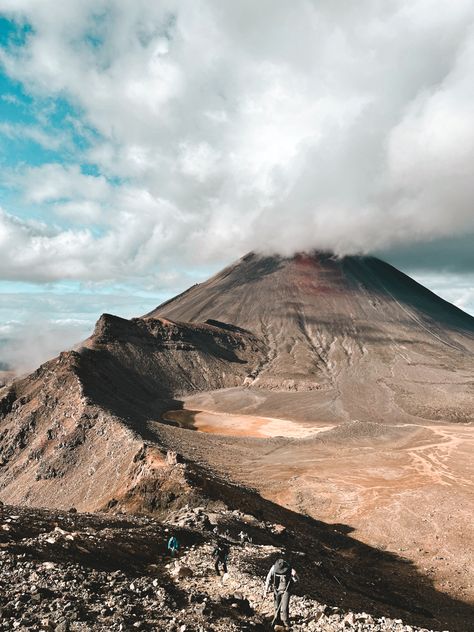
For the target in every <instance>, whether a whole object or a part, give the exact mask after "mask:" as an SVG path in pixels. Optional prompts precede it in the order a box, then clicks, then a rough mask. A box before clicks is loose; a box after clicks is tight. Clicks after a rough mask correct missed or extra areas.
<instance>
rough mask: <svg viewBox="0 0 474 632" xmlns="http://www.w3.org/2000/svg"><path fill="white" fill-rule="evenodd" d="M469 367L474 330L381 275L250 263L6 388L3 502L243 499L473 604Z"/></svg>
mask: <svg viewBox="0 0 474 632" xmlns="http://www.w3.org/2000/svg"><path fill="white" fill-rule="evenodd" d="M473 357H474V319H473V318H472V317H471V316H469V315H467V314H465V313H464V312H462V311H461V310H459V309H457V308H456V307H454V306H453V305H451V304H449V303H447V302H446V301H444V300H442V299H441V298H439V297H437V296H436V295H434V294H433V293H432V292H430V291H428V290H427V289H426V288H424V287H422V286H420V285H419V284H418V283H416V282H415V281H413V280H412V279H410V278H409V277H407V276H406V275H404V274H402V273H401V272H399V271H398V270H396V269H395V268H393V267H391V266H390V265H388V264H387V263H384V262H382V261H380V260H378V259H375V258H372V257H345V258H336V257H334V256H331V255H330V254H325V253H315V254H312V255H297V256H295V257H293V258H283V257H278V256H274V257H270V256H261V255H257V254H253V253H251V254H249V255H247V256H245V257H243V258H242V259H241V260H240V261H238V262H237V263H235V264H233V265H231V266H229V267H228V268H226V269H225V270H223V271H222V272H220V273H219V274H217V275H216V276H214V277H213V278H211V279H210V280H208V281H206V282H205V283H202V284H199V285H195V286H193V287H191V288H190V289H189V290H187V291H186V292H184V293H182V294H180V295H179V296H177V297H175V298H174V299H172V300H170V301H167V302H166V303H164V304H162V305H160V306H159V307H157V308H156V309H155V310H153V311H152V312H150V313H149V314H146V315H145V316H143V317H141V318H134V319H131V320H125V319H122V318H119V317H116V316H111V315H107V314H104V315H103V316H101V318H100V319H99V321H98V323H97V325H96V327H95V331H94V333H93V334H92V336H91V337H90V338H89V339H87V340H86V341H85V342H84V343H83V344H82V345H81V346H80V347H79V348H77V350H75V351H67V352H64V353H62V354H61V355H60V356H59V357H58V358H56V359H53V360H51V361H49V362H47V363H45V364H43V365H42V366H41V367H40V368H39V369H37V370H36V371H35V372H34V373H32V374H31V375H29V376H27V377H24V378H22V379H18V380H16V381H15V382H13V383H12V384H10V385H9V386H7V387H4V388H3V389H2V390H1V391H0V415H1V417H0V498H1V499H2V500H3V501H6V502H10V503H18V504H26V505H35V506H46V507H52V508H68V507H70V506H71V505H74V506H75V507H77V509H79V510H81V511H97V510H103V509H114V510H121V511H147V512H152V513H166V511H168V510H170V508H173V507H176V506H182V505H184V504H191V505H192V504H193V503H194V504H195V503H197V502H200V503H202V502H204V500H203V499H205V498H214V499H216V498H217V497H220V498H221V499H222V500H223V501H224V502H226V503H227V505H228V506H231V507H232V506H235V505H237V506H239V503H243V502H245V503H247V502H249V501H248V496H242V494H244V490H246V489H247V490H248V489H249V488H251V489H252V490H254V492H253V493H255V492H257V495H258V498H260V500H261V501H262V502H267V501H271V502H272V503H273V504H272V507H273V508H275V507H281V511H282V516H283V515H286V514H285V513H284V512H287V511H288V510H291V511H292V512H296V513H299V514H305V515H307V516H311V517H313V518H315V519H317V520H324V521H326V522H329V523H333V524H334V523H337V524H338V525H339V527H337V528H341V529H343V530H345V532H347V531H348V530H355V535H356V537H357V538H358V539H359V540H362V541H363V542H365V543H367V544H370V545H371V546H376V547H379V548H384V549H388V550H389V551H392V552H398V553H399V552H400V551H402V552H403V556H404V557H406V558H408V559H409V560H411V561H412V562H415V563H416V564H418V565H421V564H423V567H424V568H426V565H427V564H428V561H427V560H428V559H429V560H430V562H429V564H430V569H431V570H430V573H431V574H432V576H433V578H434V579H433V582H434V585H435V587H436V589H437V590H439V591H442V592H447V593H449V594H451V595H452V596H454V597H456V598H459V599H462V600H464V601H468V600H469V599H472V598H473V597H474V588H473V587H474V571H473V568H474V564H473V560H472V550H474V547H473V546H472V545H474V533H473V531H472V524H473V520H472V506H473V501H474V490H473V484H472V480H473V474H474V471H473V465H472V459H471V458H470V455H471V453H472V447H473V443H474V441H473V436H474V435H473V428H472V423H473V421H474V363H473ZM196 431H197V432H196ZM167 452H168V460H167V458H166V454H167ZM173 452H178V453H179V455H180V458H181V460H182V461H184V464H185V466H183V467H181V466H174V465H173V463H174V461H173V457H172V456H171V457H170V453H173ZM246 493H247V492H246ZM262 499H267V500H266V501H263V500H262ZM258 502H260V501H258ZM259 506H260V505H259ZM259 511H263V509H261V508H260V509H259ZM272 511H275V509H272ZM282 520H283V518H282ZM398 553H397V554H398ZM427 556H428V557H427Z"/></svg>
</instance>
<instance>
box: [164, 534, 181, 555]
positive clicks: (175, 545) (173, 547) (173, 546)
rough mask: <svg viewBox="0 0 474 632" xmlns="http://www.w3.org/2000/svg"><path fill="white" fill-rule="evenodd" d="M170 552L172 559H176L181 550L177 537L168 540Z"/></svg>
mask: <svg viewBox="0 0 474 632" xmlns="http://www.w3.org/2000/svg"><path fill="white" fill-rule="evenodd" d="M167 548H168V551H169V554H170V555H171V557H174V556H175V555H176V553H177V552H178V549H179V542H178V539H177V538H176V536H174V535H172V536H171V537H170V539H169V540H168V547H167Z"/></svg>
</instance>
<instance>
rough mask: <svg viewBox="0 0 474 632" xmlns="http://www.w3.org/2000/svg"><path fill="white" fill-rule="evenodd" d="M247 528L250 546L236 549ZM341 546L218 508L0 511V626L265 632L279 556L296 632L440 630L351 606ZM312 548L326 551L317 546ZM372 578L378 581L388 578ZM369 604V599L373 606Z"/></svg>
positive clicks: (393, 613)
mask: <svg viewBox="0 0 474 632" xmlns="http://www.w3.org/2000/svg"><path fill="white" fill-rule="evenodd" d="M240 530H244V532H245V533H246V535H247V536H249V537H250V538H252V539H253V542H251V543H250V542H247V543H243V544H242V543H240V542H239V538H238V536H237V533H239V532H240ZM216 531H217V532H218V536H216V535H215V532H216ZM170 533H173V534H175V535H176V536H177V537H178V539H179V541H180V552H179V554H178V557H177V559H175V560H170V558H169V557H167V556H166V555H165V553H166V548H165V547H166V541H167V539H168V537H169V535H170ZM216 537H219V538H221V539H225V540H227V542H228V543H229V544H230V546H231V555H230V560H229V573H228V575H226V576H223V577H216V575H215V572H214V569H213V560H212V548H213V545H214V543H215V538H216ZM338 540H339V545H340V544H341V538H340V537H339V538H337V537H335V538H333V544H332V546H331V545H330V543H329V541H328V540H327V539H326V541H325V548H324V550H322V551H321V550H320V551H318V552H317V551H316V550H315V551H313V550H311V549H305V547H304V545H305V544H307V539H305V540H303V541H298V540H297V539H291V538H288V533H285V530H284V529H282V528H281V526H280V525H277V524H272V523H269V522H266V521H264V520H262V519H256V518H255V517H254V516H252V515H249V514H245V513H243V512H239V511H230V510H229V509H228V508H227V507H226V506H225V505H223V504H222V503H220V504H214V506H213V507H212V508H210V507H208V508H207V509H206V508H205V507H200V508H196V509H194V510H190V509H188V508H184V509H183V510H181V511H179V512H175V513H174V514H171V515H170V516H169V517H168V520H167V521H166V522H164V523H163V522H159V521H157V520H156V519H153V518H151V517H147V516H135V517H134V516H125V515H121V516H120V515H119V516H111V515H93V514H77V513H63V512H58V511H56V512H54V511H47V510H31V509H25V508H19V507H13V506H6V507H3V508H2V510H1V512H0V568H1V575H0V586H1V588H2V590H1V591H0V615H1V617H0V630H19V631H20V632H22V631H26V630H35V631H36V632H38V631H39V630H44V631H55V632H68V631H70V632H86V631H92V630H93V631H96V632H101V631H103V632H106V631H107V632H108V631H112V630H117V631H118V630H122V631H132V630H160V631H163V632H167V631H169V632H177V631H179V632H185V631H188V632H191V631H194V632H203V631H206V632H207V631H215V632H230V631H233V630H234V631H236V632H237V631H245V630H248V631H249V630H262V631H263V630H266V629H268V624H269V621H270V619H271V618H272V604H271V598H270V597H268V598H267V599H262V590H263V582H264V577H265V575H266V571H267V569H268V567H269V566H270V565H271V563H272V561H273V560H274V559H275V558H276V557H278V556H280V555H281V553H282V551H284V554H285V555H286V556H288V557H289V558H290V559H291V561H292V563H293V565H294V566H295V567H296V568H297V569H298V572H299V574H300V581H299V583H298V586H297V588H296V591H295V595H294V596H293V597H292V600H291V616H292V624H293V625H292V629H293V630H294V631H295V632H298V631H299V632H302V631H303V630H304V631H309V632H336V631H340V630H347V631H349V632H350V631H351V630H353V631H358V632H417V631H418V632H428V631H431V630H440V629H441V627H438V626H439V625H440V624H441V622H440V621H437V620H436V619H435V618H431V620H430V618H429V616H427V614H423V611H422V609H421V608H419V613H418V614H415V615H414V614H413V613H409V612H403V610H401V609H400V607H399V606H398V607H397V606H396V605H387V606H386V608H387V612H386V613H385V615H380V614H378V613H377V612H376V611H370V610H369V611H368V612H367V611H365V610H364V608H363V606H364V602H363V599H359V601H358V602H357V601H354V600H353V605H354V606H355V608H354V609H351V608H350V606H349V604H348V602H347V597H346V596H345V595H346V590H347V588H346V582H347V581H354V579H355V577H354V574H352V575H353V576H352V578H351V574H350V573H348V570H347V569H346V568H344V566H343V565H341V564H340V562H341V559H342V558H341V556H340V555H339V558H340V559H338V552H337V548H338V547H337V544H338ZM314 544H315V546H316V548H317V549H321V542H318V541H315V542H314ZM338 564H339V566H338ZM364 571H367V569H364ZM369 577H370V574H369ZM371 579H373V580H374V582H373V583H374V585H376V584H377V583H380V581H381V580H380V578H377V577H371ZM363 581H364V582H365V581H367V576H365V577H364V580H363ZM379 589H380V588H379V586H376V587H375V588H374V593H375V594H377V592H378V591H379ZM328 597H329V599H328ZM392 598H393V595H392ZM398 599H399V600H401V596H398ZM373 603H374V602H372V604H371V601H370V598H369V597H367V598H366V600H365V606H366V607H367V606H368V608H369V609H370V606H371V605H373ZM400 603H401V601H400ZM357 606H359V608H358V607H357ZM375 607H376V609H377V610H380V605H378V606H377V604H375ZM388 611H389V612H390V614H389V613H388ZM401 616H402V617H403V618H401ZM430 616H431V617H432V615H430ZM413 618H415V619H418V620H419V619H423V618H424V619H426V620H427V621H429V623H428V627H418V626H416V625H415V624H414V623H413ZM452 629H455V628H452ZM458 629H459V630H461V629H463V628H458ZM464 630H465V631H466V632H467V630H468V628H464Z"/></svg>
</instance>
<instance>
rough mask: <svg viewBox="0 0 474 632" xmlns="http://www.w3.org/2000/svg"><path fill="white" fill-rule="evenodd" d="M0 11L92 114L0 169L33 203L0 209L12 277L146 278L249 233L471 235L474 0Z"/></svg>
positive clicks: (95, 3)
mask: <svg viewBox="0 0 474 632" xmlns="http://www.w3.org/2000/svg"><path fill="white" fill-rule="evenodd" d="M0 11H2V13H3V15H4V16H5V17H7V18H8V19H10V20H14V21H15V22H16V23H17V24H18V25H22V26H23V32H24V37H23V38H22V39H21V41H19V40H18V38H17V39H12V40H11V41H10V43H9V44H8V45H6V46H4V47H3V48H2V49H1V54H0V61H1V63H2V64H3V67H4V69H5V72H6V73H8V75H9V76H10V77H11V78H14V79H15V80H17V81H19V82H21V84H22V86H23V89H24V90H25V91H26V92H28V94H30V95H31V96H32V98H33V99H35V98H36V99H44V98H49V99H55V98H56V99H65V100H67V101H68V102H69V103H71V104H73V106H74V108H76V111H77V112H78V115H77V118H76V121H75V125H76V128H77V130H78V132H77V133H78V134H81V133H84V134H85V133H86V132H85V131H84V130H89V131H88V137H87V140H88V142H87V143H86V144H85V145H84V146H79V145H78V146H77V147H76V151H75V154H74V152H73V154H72V155H71V157H70V160H69V161H68V162H67V163H64V162H63V163H54V162H53V163H49V164H48V163H46V164H41V165H34V166H32V165H23V166H18V167H17V168H15V169H12V170H10V172H9V173H8V174H7V175H6V176H4V178H6V180H7V184H8V186H10V187H12V188H13V189H14V190H15V191H16V192H17V195H18V196H19V198H20V199H21V200H22V202H23V204H25V205H27V206H28V207H41V209H42V217H41V221H39V220H35V221H32V220H31V219H29V218H28V217H25V216H23V217H22V218H21V219H20V218H19V217H17V216H16V215H15V213H14V212H10V209H9V208H8V207H7V208H4V210H3V212H2V213H1V214H0V247H1V249H2V253H3V255H4V256H2V258H1V261H0V275H1V276H2V278H4V279H20V280H21V279H29V280H36V281H51V280H55V279H63V278H73V279H84V280H92V281H94V280H97V281H103V280H114V279H123V278H142V277H146V276H147V275H149V274H150V273H153V271H156V269H157V268H158V267H160V266H161V267H162V268H166V266H167V265H168V266H169V265H170V262H176V261H177V260H179V261H180V262H181V263H182V264H183V265H188V264H192V265H194V264H196V263H197V262H203V261H204V262H206V261H210V262H212V261H216V260H218V259H220V260H222V259H224V258H227V259H229V258H232V257H235V256H239V255H241V254H242V253H244V252H245V251H247V250H250V249H260V250H266V251H278V252H281V253H283V254H289V253H292V252H294V251H297V250H304V249H310V248H330V249H333V250H335V251H336V252H338V253H341V254H345V253H352V252H374V251H378V252H383V251H384V250H390V249H392V250H393V249H396V248H397V247H399V246H401V245H403V246H404V247H406V245H407V244H413V245H414V246H415V245H416V244H418V243H427V242H431V241H434V240H443V239H445V238H449V239H450V240H452V239H456V238H458V237H460V238H464V239H465V236H466V234H469V233H474V212H473V202H472V201H473V199H474V178H472V174H471V170H472V164H474V118H473V116H472V103H473V100H474V82H473V81H472V77H473V75H474V5H473V3H472V2H471V1H470V0H456V2H442V3H440V2H436V0H390V1H389V2H373V0H361V1H360V2H357V3H349V2H345V1H343V0H327V1H325V0H318V1H316V0H314V1H312V0H295V1H294V2H286V1H283V0H259V2H257V3H255V2H251V1H250V0H241V1H239V2H235V3H233V2H221V1H220V0H207V1H202V0H179V1H173V0H162V1H160V2H159V3H158V2H153V3H152V2H149V1H148V0H135V2H133V3H132V2H121V1H118V0H117V1H113V0H69V1H68V2H65V3H61V4H58V3H57V2H56V1H55V0H43V1H42V2H36V1H35V0H0ZM90 130H92V131H93V132H92V133H91V132H90ZM7 131H8V133H9V134H13V133H18V130H17V129H16V128H15V129H13V128H8V130H7ZM29 133H30V135H36V137H38V138H39V139H40V142H43V143H46V142H53V141H51V140H50V141H48V140H47V139H50V138H51V134H49V135H48V136H47V137H46V136H44V135H42V134H41V130H35V131H34V133H33V132H32V131H31V129H30V131H29ZM56 142H60V141H59V140H57V141H56ZM84 164H88V165H93V169H92V170H90V171H89V172H87V171H85V170H84V168H83V165H84ZM463 243H464V242H463Z"/></svg>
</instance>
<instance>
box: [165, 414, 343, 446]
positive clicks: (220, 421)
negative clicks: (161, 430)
mask: <svg viewBox="0 0 474 632" xmlns="http://www.w3.org/2000/svg"><path fill="white" fill-rule="evenodd" d="M162 417H163V420H164V421H167V422H171V423H172V424H174V425H178V426H179V427H180V428H186V429H188V430H197V431H198V432H206V433H209V434H219V435H223V436H227V437H257V438H262V439H265V438H270V437H290V438H295V439H304V438H305V437H309V436H314V435H316V434H319V433H320V432H324V431H326V430H330V429H331V428H333V427H334V426H333V425H329V424H324V425H315V426H308V425H303V424H299V423H298V422H296V421H290V420H288V419H278V418H276V417H257V416H254V415H241V414H234V413H222V412H217V413H216V412H211V411H206V410H187V409H183V410H170V411H167V412H166V413H164V414H163V415H162Z"/></svg>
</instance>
